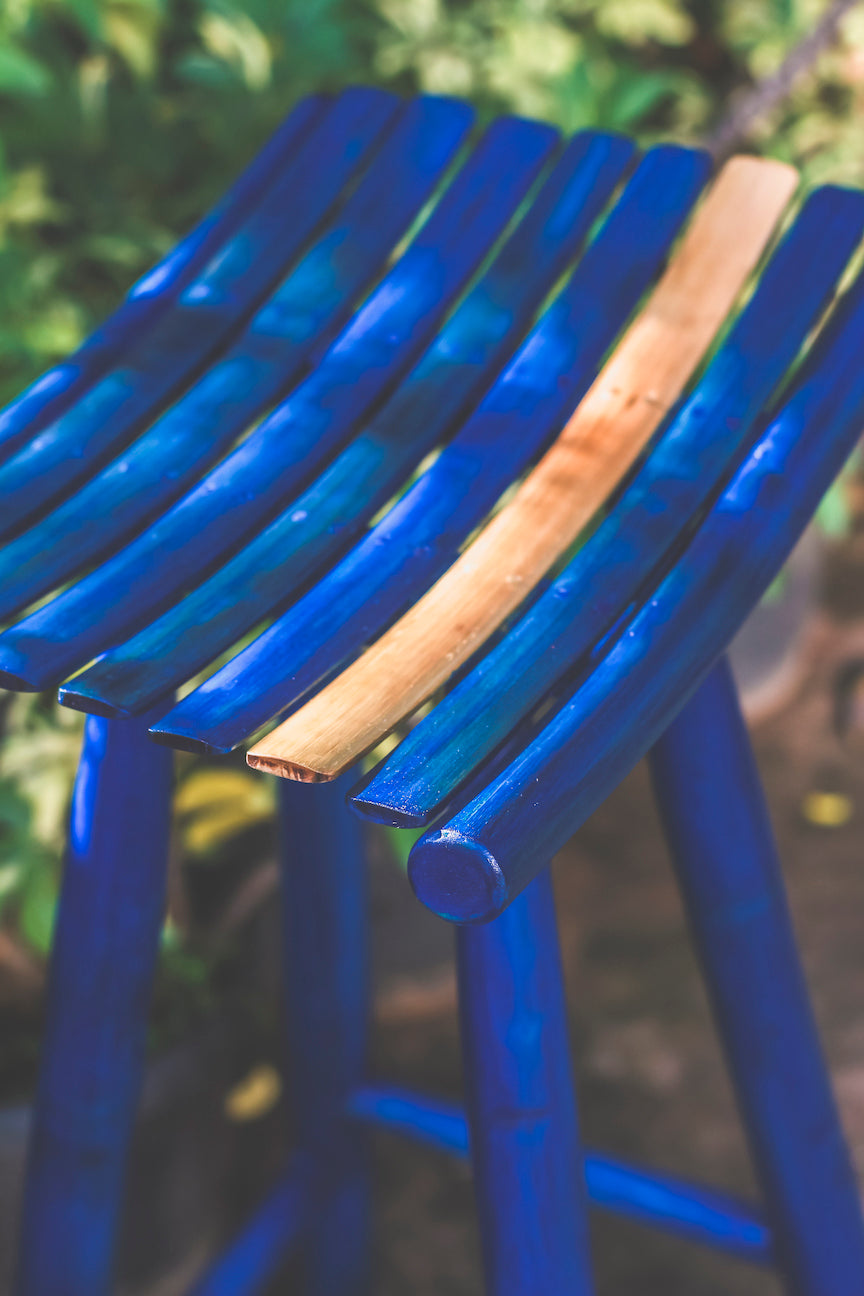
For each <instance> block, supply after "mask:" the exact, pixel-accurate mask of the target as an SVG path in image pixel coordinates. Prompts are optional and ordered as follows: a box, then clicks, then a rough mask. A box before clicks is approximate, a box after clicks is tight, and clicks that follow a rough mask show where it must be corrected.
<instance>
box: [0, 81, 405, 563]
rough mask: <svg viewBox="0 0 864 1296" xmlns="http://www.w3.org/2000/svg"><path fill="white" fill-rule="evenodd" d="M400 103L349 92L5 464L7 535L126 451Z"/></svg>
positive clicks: (2, 488)
mask: <svg viewBox="0 0 864 1296" xmlns="http://www.w3.org/2000/svg"><path fill="white" fill-rule="evenodd" d="M397 102H398V101H397V100H395V99H394V98H393V96H391V95H387V94H385V93H383V92H382V91H378V90H348V91H346V92H345V93H344V94H343V95H341V96H340V97H339V98H338V99H337V100H336V101H335V103H334V104H333V105H332V107H331V108H329V109H328V110H327V111H326V112H325V114H324V116H323V118H322V120H321V122H320V124H315V125H313V127H312V129H311V130H310V131H309V133H308V134H307V135H306V137H305V138H304V139H303V140H302V142H301V144H300V146H299V148H298V150H297V152H296V153H295V154H294V155H293V157H292V158H291V159H290V160H289V162H288V165H287V166H286V167H285V168H284V170H283V171H282V173H281V174H280V175H279V176H278V177H277V178H276V179H275V180H274V182H273V184H272V185H271V186H270V187H269V189H268V190H267V191H266V192H265V193H264V195H263V197H262V198H261V200H260V202H259V203H258V204H257V205H256V206H255V208H254V209H253V210H252V212H251V213H250V214H249V215H248V217H247V218H246V219H245V220H244V221H243V222H242V224H241V225H240V226H239V228H238V229H236V230H235V231H234V232H233V234H232V235H231V236H230V237H229V238H228V239H226V240H225V241H224V242H223V243H222V245H221V246H220V248H219V251H218V252H217V253H216V255H215V256H213V257H211V258H210V260H209V261H208V263H207V264H206V265H205V266H204V268H203V269H202V270H200V271H199V272H198V273H197V274H196V276H195V278H194V279H193V280H192V282H191V283H189V284H188V285H187V286H186V287H185V288H184V289H183V291H182V292H181V293H180V295H179V297H178V298H177V299H176V301H175V302H174V303H172V305H171V309H170V310H168V311H166V312H165V313H163V314H162V315H161V316H160V318H158V319H157V320H156V321H155V322H154V324H153V327H152V328H151V329H149V330H147V331H146V332H145V333H144V334H143V335H142V336H141V337H138V338H136V339H135V341H134V343H133V345H132V346H131V347H130V348H129V349H128V350H127V351H125V352H124V353H123V355H122V356H121V357H120V358H119V360H118V361H117V363H116V364H115V365H114V367H112V368H110V369H109V370H108V371H107V372H106V373H105V374H103V376H102V377H100V378H99V379H98V381H96V382H95V383H94V384H93V385H92V386H91V387H89V388H88V389H87V390H86V391H85V393H84V394H83V395H82V396H81V398H80V399H79V401H78V402H77V403H76V404H75V405H74V406H72V408H71V409H69V410H67V411H66V412H65V413H63V414H61V415H60V416H59V417H58V418H56V419H55V420H54V421H53V422H52V423H50V424H49V425H48V426H47V427H44V428H43V429H42V430H41V431H40V432H39V433H37V435H36V436H35V437H34V438H33V439H32V440H31V441H30V442H29V443H28V444H27V445H25V446H23V447H22V448H21V449H19V450H18V451H16V452H15V453H14V454H13V455H12V456H11V457H10V458H8V459H7V460H6V462H5V463H4V464H3V465H2V466H0V518H2V520H0V538H3V539H8V538H9V537H10V536H11V535H14V534H15V533H16V532H17V531H19V530H20V529H21V527H22V526H24V525H26V524H27V523H28V522H31V521H33V520H34V519H35V518H36V517H38V516H39V514H40V513H41V512H43V511H44V510H45V509H46V508H48V507H50V506H51V505H52V504H55V503H56V502H57V501H58V500H59V499H60V498H61V497H62V496H63V495H64V494H66V493H68V492H69V491H70V490H71V489H72V488H73V487H75V486H76V485H77V484H78V483H79V482H81V481H82V480H83V479H85V478H86V477H88V476H89V475H90V474H91V473H92V472H93V470H94V468H95V467H98V466H99V465H100V464H101V463H102V462H104V460H105V459H107V458H109V457H110V455H111V454H112V453H116V452H117V451H118V450H120V449H122V447H123V446H124V445H125V444H126V443H127V442H128V441H130V440H131V438H132V437H133V436H134V435H135V434H136V432H138V431H140V430H141V428H142V427H143V426H144V425H145V424H146V423H147V422H148V421H149V420H150V419H152V418H153V416H154V415H155V414H157V413H158V412H159V409H160V408H161V407H162V406H163V405H164V404H165V403H166V402H167V401H168V400H169V399H170V397H171V396H172V395H173V394H174V393H176V392H177V391H179V390H180V389H181V388H182V387H183V386H185V385H186V384H187V383H188V382H189V380H190V379H191V378H193V377H194V376H195V375H196V373H197V372H198V371H199V370H200V368H201V367H202V366H203V365H204V364H205V363H206V362H207V361H208V360H210V359H211V358H212V357H213V355H214V354H215V351H216V349H217V347H218V346H219V345H220V344H221V343H224V342H225V341H226V340H227V339H228V338H229V337H230V335H231V333H232V332H233V331H235V330H236V329H237V328H238V327H239V326H240V325H241V324H242V323H243V322H244V320H245V318H246V317H247V316H248V314H249V313H250V312H251V311H252V310H253V309H254V307H255V306H256V305H257V304H258V303H259V302H260V301H261V299H262V297H263V296H264V295H265V293H267V292H268V291H269V290H270V289H271V288H272V286H273V284H274V283H275V282H277V281H278V280H279V279H280V278H281V277H282V275H283V274H284V273H285V271H286V269H287V268H288V266H289V265H290V263H291V261H293V259H294V257H295V256H296V255H297V253H298V252H299V251H300V250H301V248H302V247H303V245H304V243H305V242H306V240H307V239H308V238H309V237H310V235H311V234H312V233H313V232H314V230H315V228H316V226H317V225H318V224H319V222H320V221H321V219H322V218H323V217H324V216H325V215H326V213H327V211H328V210H329V208H330V207H331V206H332V204H333V203H334V201H335V200H336V199H337V198H338V196H339V192H340V190H341V189H342V188H343V187H344V185H345V184H346V182H347V181H348V180H350V179H351V177H352V176H354V175H356V173H357V172H358V171H359V170H360V168H361V167H362V166H363V165H364V164H365V162H367V161H368V159H369V156H370V154H371V152H372V151H373V149H374V147H375V146H376V144H378V143H379V141H380V138H381V135H382V132H383V131H384V130H385V128H386V127H387V126H388V124H389V123H390V122H391V121H392V119H393V117H394V114H395V111H396V106H397Z"/></svg>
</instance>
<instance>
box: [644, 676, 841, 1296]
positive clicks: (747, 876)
mask: <svg viewBox="0 0 864 1296" xmlns="http://www.w3.org/2000/svg"><path fill="white" fill-rule="evenodd" d="M651 764H652V773H653V777H654V784H655V789H656V793H657V799H658V802H659V806H660V811H661V814H662V817H663V821H664V825H665V828H666V833H667V836H668V839H669V843H670V846H671V850H672V854H673V856H674V859H675V864H676V868H677V872H678V877H679V881H680V884H681V888H682V891H683V894H684V900H685V904H686V906H687V911H688V915H689V919H690V924H691V929H692V931H693V936H694V940H695V943H696V947H697V950H698V953H699V957H700V959H701V962H702V967H703V970H704V973H705V978H706V981H707V984H708V989H709V993H710V995H711V998H712V1001H713V1006H714V1012H715V1015H716V1018H717V1021H718V1025H719V1029H720V1033H721V1035H722V1038H723V1043H724V1046H725V1049H726V1054H727V1057H728V1061H729V1066H730V1068H731V1071H732V1076H733V1080H734V1083H735V1087H736V1091H737V1095H738V1101H739V1105H740V1108H741V1112H742V1115H743V1119H744V1121H745V1124H746V1127H747V1131H748V1135H749V1139H750V1144H751V1148H752V1151H753V1156H754V1160H755V1162H756V1167H757V1172H758V1174H759V1177H760V1180H761V1184H762V1189H763V1192H764V1194H765V1198H766V1207H767V1211H768V1216H769V1219H770V1222H771V1224H772V1225H773V1228H774V1230H775V1237H776V1241H777V1251H778V1256H779V1262H780V1265H781V1268H782V1270H783V1272H784V1276H785V1278H786V1282H787V1284H788V1288H789V1290H790V1291H793V1292H797V1293H800V1294H801V1296H853V1293H854V1294H855V1296H857V1294H858V1293H860V1292H862V1291H864V1226H862V1217H861V1207H860V1203H859V1197H858V1190H857V1186H856V1183H855V1179H854V1175H853V1171H852V1167H851V1164H850V1160H849V1155H848V1152H847V1149H846V1145H845V1142H844V1139H843V1133H842V1130H841V1128H840V1122H839V1119H838V1115H837V1111H836V1108H835V1105H834V1100H833V1096H832V1093H831V1086H830V1082H829V1078H828V1074H827V1071H826V1068H825V1063H824V1061H823V1058H822V1053H821V1049H820V1046H819V1040H818V1036H817V1032H816V1027H815V1023H814V1021H813V1017H812V1014H811V1010H810V1005H809V1001H808V996H807V989H806V985H805V982H804V977H803V973H802V969H801V965H800V963H799V959H798V953H797V949H796V945H795V937H794V933H793V929H792V924H791V921H790V916H789V911H788V908H787V903H786V895H785V890H784V886H783V879H782V875H781V871H780V865H779V861H778V858H777V851H776V847H775V843H774V838H773V833H772V830H771V824H770V821H769V817H768V812H767V808H766V805H765V800H764V795H763V792H762V787H761V783H760V781H759V775H758V772H757V770H756V765H755V761H754V758H753V752H752V749H751V746H750V741H749V737H748V734H747V730H746V727H745V725H744V721H743V719H742V716H741V712H740V708H739V706H738V699H737V695H736V692H735V686H734V683H733V681H732V677H731V673H730V671H729V667H728V665H727V663H726V662H722V663H721V664H720V665H719V666H717V667H716V668H715V669H714V671H713V672H712V673H711V675H710V676H709V677H708V679H707V680H706V681H705V683H704V684H703V685H702V687H701V688H700V689H699V691H698V692H697V693H696V695H695V696H694V697H693V698H692V700H691V701H690V702H689V703H688V704H687V706H686V707H685V708H684V710H683V711H682V712H681V714H680V715H679V716H678V718H677V720H676V721H675V722H674V723H673V724H672V725H671V726H670V727H669V729H668V730H667V732H666V734H665V735H664V737H663V738H662V739H661V740H660V741H659V742H658V743H657V745H656V747H655V748H654V751H653V753H652V756H651Z"/></svg>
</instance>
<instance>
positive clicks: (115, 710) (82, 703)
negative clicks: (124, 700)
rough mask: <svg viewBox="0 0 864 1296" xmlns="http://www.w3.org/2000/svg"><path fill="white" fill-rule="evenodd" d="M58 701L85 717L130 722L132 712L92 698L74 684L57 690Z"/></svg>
mask: <svg viewBox="0 0 864 1296" xmlns="http://www.w3.org/2000/svg"><path fill="white" fill-rule="evenodd" d="M57 701H58V702H59V703H60V705H61V706H65V707H69V709H70V710H71V711H83V712H84V714H85V715H95V716H102V717H103V719H105V720H128V719H129V718H130V717H131V715H132V712H131V711H128V710H127V709H126V708H125V707H121V706H115V704H114V703H113V702H107V701H105V699H104V698H98V697H91V696H90V694H89V693H85V692H84V691H83V690H81V689H79V688H76V687H75V685H74V684H70V685H63V686H62V687H61V688H59V689H58V690H57Z"/></svg>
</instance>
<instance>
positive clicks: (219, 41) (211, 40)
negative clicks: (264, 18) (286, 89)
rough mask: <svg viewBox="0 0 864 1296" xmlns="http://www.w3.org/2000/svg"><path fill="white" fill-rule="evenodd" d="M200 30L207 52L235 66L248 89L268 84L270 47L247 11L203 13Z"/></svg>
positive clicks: (256, 88) (261, 88)
mask: <svg viewBox="0 0 864 1296" xmlns="http://www.w3.org/2000/svg"><path fill="white" fill-rule="evenodd" d="M200 30H201V36H202V39H203V41H204V45H205V46H206V48H207V49H208V50H209V51H210V53H211V54H213V55H214V57H216V58H218V59H221V60H222V61H223V62H225V63H228V64H230V65H231V66H232V67H235V68H236V69H237V71H238V72H239V73H240V75H241V76H242V78H243V80H244V81H245V83H246V85H247V86H248V87H249V89H250V90H263V89H264V87H265V86H266V85H268V84H269V82H270V73H271V57H270V46H269V45H268V44H267V39H266V37H265V36H264V33H263V32H262V31H261V29H260V27H257V26H256V25H255V23H254V22H253V21H252V19H251V18H249V17H248V16H247V15H246V14H244V13H241V12H240V11H239V10H238V11H233V12H232V11H230V10H228V11H224V12H221V13H216V12H211V13H205V14H203V15H202V17H201V21H200Z"/></svg>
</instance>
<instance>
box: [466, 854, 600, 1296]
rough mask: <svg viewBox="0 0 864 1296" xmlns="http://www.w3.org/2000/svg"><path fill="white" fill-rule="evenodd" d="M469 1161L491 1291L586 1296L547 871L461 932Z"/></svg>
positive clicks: (569, 1080)
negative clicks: (483, 921)
mask: <svg viewBox="0 0 864 1296" xmlns="http://www.w3.org/2000/svg"><path fill="white" fill-rule="evenodd" d="M457 949H458V966H459V999H460V1012H461V1020H462V1052H463V1059H464V1066H465V1087H466V1104H467V1115H468V1123H469V1131H470V1148H471V1159H472V1163H473V1167H474V1181H475V1191H476V1194H477V1206H478V1213H479V1217H480V1235H481V1242H482V1247H483V1258H484V1265H485V1270H486V1292H487V1296H527V1293H529V1292H530V1293H531V1296H564V1293H566V1296H588V1293H590V1292H591V1291H592V1290H593V1284H592V1280H591V1264H590V1257H589V1243H588V1222H587V1199H586V1192H585V1182H584V1173H583V1166H582V1148H581V1146H580V1141H579V1130H578V1122H577V1116H576V1101H575V1096H574V1090H573V1075H572V1071H571V1066H570V1049H569V1042H568V1034H567V1010H566V1004H565V1000H564V987H563V982H562V976H561V957H560V951H559V946H558V930H557V926H556V922H555V902H554V899H553V896H552V883H551V880H550V877H549V871H548V869H547V870H546V871H545V872H544V873H542V874H541V875H540V876H539V877H538V878H536V879H535V880H534V881H533V882H532V883H531V885H530V886H529V887H528V888H527V889H526V890H525V891H524V892H523V893H522V894H521V895H520V896H519V897H518V898H517V899H516V900H515V901H514V902H513V904H512V905H511V906H510V908H509V909H507V910H506V912H505V913H503V914H502V915H501V917H500V918H496V919H495V921H494V922H492V923H489V924H488V925H487V926H483V927H460V928H459V930H458V946H457Z"/></svg>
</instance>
